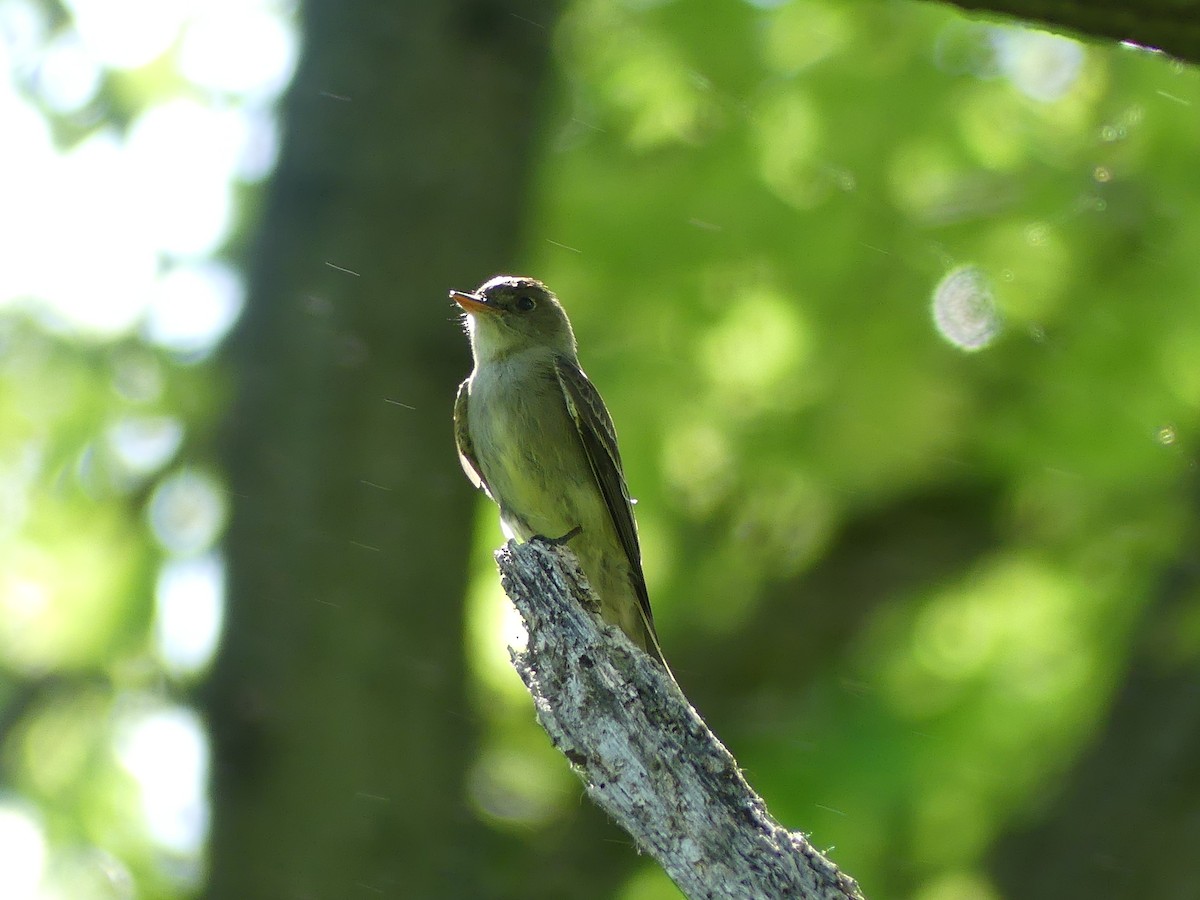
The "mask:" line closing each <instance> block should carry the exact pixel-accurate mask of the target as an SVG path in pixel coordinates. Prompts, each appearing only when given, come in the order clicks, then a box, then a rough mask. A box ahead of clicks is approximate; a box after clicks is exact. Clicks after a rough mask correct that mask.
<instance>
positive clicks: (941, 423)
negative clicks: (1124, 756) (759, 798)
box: [483, 0, 1200, 898]
mask: <svg viewBox="0 0 1200 900" xmlns="http://www.w3.org/2000/svg"><path fill="white" fill-rule="evenodd" d="M558 45H559V48H560V49H559V60H560V64H561V66H562V69H563V75H564V77H563V87H562V93H561V95H560V99H559V105H560V108H561V109H562V113H561V115H560V117H559V119H558V120H557V124H556V125H555V128H554V131H553V133H552V134H550V135H549V136H548V139H547V142H546V149H545V151H544V154H543V158H542V165H541V168H540V170H539V172H540V177H539V187H538V197H539V203H540V212H539V215H538V216H537V218H536V220H535V223H534V226H533V227H532V228H531V230H530V252H529V259H528V265H527V268H528V270H529V271H530V272H531V273H532V274H536V275H537V276H538V277H540V278H543V279H545V280H546V281H547V282H548V283H549V284H550V285H551V286H552V287H553V288H555V289H556V290H557V291H558V293H559V295H560V297H562V299H563V300H564V302H565V304H566V305H567V307H568V309H569V311H570V312H571V315H572V321H573V322H574V323H575V325H576V330H577V333H578V334H579V337H580V342H581V358H582V361H583V364H584V366H585V368H586V369H587V370H588V371H589V373H590V374H591V375H592V377H593V379H594V380H595V381H596V382H597V384H598V385H599V386H600V388H601V390H602V391H603V392H604V393H605V396H606V399H607V400H608V403H609V406H610V408H611V409H612V411H613V414H614V418H615V420H616V422H617V427H618V429H619V432H620V436H621V441H622V451H623V453H624V455H625V458H626V468H627V471H628V473H629V477H630V482H631V486H632V489H633V491H634V493H635V494H636V495H637V496H638V497H639V499H640V501H641V502H640V503H639V506H638V517H639V521H640V523H641V524H642V533H643V542H644V550H645V554H646V557H647V564H646V565H647V571H648V573H649V578H650V582H651V593H652V597H653V600H654V603H655V609H656V615H657V618H658V621H659V623H660V631H661V632H662V633H663V640H664V646H665V647H666V649H667V653H668V656H669V657H670V658H672V660H673V661H674V663H675V665H676V667H677V671H678V672H679V674H680V677H681V681H682V682H683V684H684V685H685V688H687V687H688V686H689V684H693V685H697V686H698V687H699V688H700V689H701V690H703V691H706V692H710V694H711V696H709V697H708V698H707V700H706V698H705V696H704V695H700V696H697V697H696V698H695V699H697V700H698V702H699V703H700V706H701V708H702V709H704V708H705V707H706V703H707V704H711V706H712V707H714V708H717V709H719V710H721V711H722V712H724V713H727V714H728V715H727V716H726V717H725V718H724V719H721V718H715V719H713V720H712V722H711V724H712V725H713V726H714V727H715V728H716V730H717V731H718V733H720V734H722V735H723V736H724V737H725V738H726V739H727V740H728V741H729V743H730V744H731V746H732V748H733V749H734V751H735V753H736V754H737V755H738V756H739V759H740V761H741V762H742V763H743V764H744V765H745V766H747V768H748V770H749V772H750V775H751V779H752V781H753V782H754V783H755V784H757V785H758V786H759V787H761V788H762V789H763V790H764V791H765V792H766V796H767V799H768V801H769V802H770V803H771V804H772V807H773V809H774V810H775V811H776V812H778V813H780V814H782V815H783V816H784V817H785V819H786V820H787V821H788V823H789V824H791V825H793V826H795V827H801V828H804V829H805V830H806V831H811V832H812V833H813V834H814V836H815V839H816V841H817V842H818V844H826V843H828V844H836V845H837V850H836V852H835V854H834V856H835V858H836V859H837V860H839V862H841V863H843V864H845V865H846V867H847V868H848V870H849V871H851V872H852V873H854V874H855V875H856V876H857V877H859V878H860V879H862V881H863V882H864V885H865V887H866V889H867V891H868V894H878V895H879V896H920V897H939V898H941V897H975V896H993V893H992V891H993V889H992V888H991V887H990V886H989V881H988V878H987V876H986V874H985V873H984V872H983V871H982V870H981V869H980V866H981V864H982V860H983V858H984V857H985V855H986V852H987V849H988V847H989V846H990V844H991V842H992V841H994V840H995V839H996V837H997V836H998V835H999V834H1000V833H1002V832H1003V831H1004V830H1005V828H1006V827H1008V826H1009V825H1010V824H1011V822H1012V821H1013V820H1014V819H1015V818H1018V817H1019V816H1020V815H1022V813H1023V811H1025V810H1027V809H1028V808H1029V806H1030V805H1031V804H1032V803H1033V802H1034V800H1035V798H1037V797H1039V796H1040V795H1041V794H1042V793H1043V792H1045V791H1047V790H1051V789H1052V786H1053V784H1054V779H1055V778H1056V777H1058V776H1059V775H1060V774H1061V773H1062V772H1063V771H1064V769H1066V768H1068V767H1069V766H1070V764H1071V761H1072V760H1073V758H1074V756H1075V754H1077V753H1078V752H1079V751H1080V748H1081V747H1082V746H1084V745H1085V744H1086V742H1087V741H1088V740H1089V738H1090V736H1091V735H1092V734H1093V732H1094V729H1095V728H1096V726H1097V723H1098V721H1100V720H1101V719H1102V717H1103V716H1104V714H1105V712H1106V709H1107V704H1108V703H1109V702H1110V701H1111V697H1112V695H1113V691H1114V690H1115V687H1116V686H1117V685H1118V684H1119V683H1120V680H1121V678H1122V675H1123V672H1124V670H1125V667H1126V665H1127V661H1128V659H1129V657H1130V655H1131V654H1133V653H1134V652H1135V649H1134V644H1133V641H1134V639H1135V636H1136V635H1137V634H1138V628H1139V623H1140V622H1142V621H1143V619H1144V618H1145V617H1147V616H1149V617H1153V616H1154V615H1156V613H1155V611H1154V610H1155V599H1156V598H1155V591H1156V585H1157V584H1158V583H1159V581H1158V580H1159V579H1160V577H1161V576H1162V573H1163V571H1164V570H1165V569H1167V568H1169V567H1170V566H1171V564H1172V562H1173V560H1175V559H1177V558H1178V556H1179V554H1180V553H1182V552H1184V550H1185V548H1186V546H1187V541H1188V540H1189V539H1190V538H1189V535H1193V534H1194V531H1193V530H1191V528H1190V526H1189V522H1190V521H1192V520H1194V517H1195V509H1194V506H1193V504H1194V498H1193V496H1192V491H1193V490H1194V485H1193V479H1194V475H1193V474H1192V473H1193V470H1194V452H1195V443H1196V441H1195V432H1196V427H1197V424H1198V412H1200V407H1198V405H1197V396H1198V391H1197V385H1198V384H1200V378H1198V376H1196V374H1195V372H1197V371H1200V369H1198V368H1197V362H1196V360H1197V359H1200V355H1197V350H1198V349H1200V348H1198V347H1197V339H1196V335H1197V334H1200V307H1198V306H1197V305H1196V304H1195V303H1194V302H1193V301H1194V297H1195V296H1196V292H1197V290H1198V289H1200V275H1198V274H1197V271H1196V269H1195V266H1194V264H1193V260H1192V257H1193V255H1194V254H1193V253H1192V251H1191V249H1190V248H1192V247H1194V246H1195V244H1196V238H1197V235H1196V227H1197V226H1196V224H1195V223H1196V222H1197V221H1200V208H1198V207H1200V188H1198V185H1200V182H1197V180H1196V177H1195V174H1194V171H1189V170H1188V169H1187V167H1186V165H1183V164H1182V162H1183V160H1184V159H1188V158H1191V159H1194V150H1195V147H1197V146H1200V141H1198V138H1200V135H1198V134H1197V128H1198V124H1197V119H1196V117H1195V116H1194V114H1193V113H1192V110H1193V109H1194V108H1195V106H1196V104H1198V103H1200V77H1198V76H1197V73H1196V72H1195V71H1194V70H1193V69H1191V68H1188V67H1184V66H1180V65H1177V64H1174V63H1172V62H1171V61H1170V60H1168V59H1165V58H1163V57H1161V56H1156V55H1153V54H1150V53H1147V52H1144V51H1140V50H1137V49H1133V48H1129V47H1117V46H1102V45H1090V46H1085V45H1082V44H1079V43H1077V42H1075V41H1071V40H1069V39H1066V38H1062V37H1058V36H1052V35H1049V34H1045V33H1041V32H1036V31H1030V30H1025V29H1021V28H1018V27H1014V26H1011V25H1003V26H1001V25H991V24H986V23H981V22H973V21H968V20H966V19H964V18H962V17H961V16H958V15H956V14H954V13H953V12H950V11H948V10H945V9H941V8H936V7H933V6H927V5H902V6H901V5H895V4H863V5H860V6H847V5H845V4H837V3H832V2H820V0H797V2H790V3H782V4H750V3H741V2H734V0H728V2H722V3H718V4H710V5H709V6H708V7H706V8H705V12H704V14H703V15H700V14H699V13H698V11H697V10H696V8H695V7H693V6H691V5H688V4H683V3H670V2H668V3H651V4H645V3H637V4H635V3H615V2H599V0H592V2H587V0H585V2H580V3H576V4H574V5H573V6H572V7H571V9H570V11H569V13H568V15H567V17H566V19H565V21H564V23H563V25H562V27H561V29H560V33H559V35H558ZM956 277H957V278H958V280H957V281H953V280H952V279H954V278H956ZM947 299H949V300H952V301H953V302H954V303H955V304H958V305H957V306H956V307H954V308H952V309H950V311H949V314H951V319H949V320H947V319H945V318H944V316H945V315H947V312H946V309H945V308H942V309H941V310H940V311H939V310H938V307H937V305H938V303H939V300H940V302H942V303H943V304H944V303H945V302H946V301H947ZM954 316H957V317H958V318H957V319H954V318H953V317H954ZM972 317H974V318H972ZM980 317H982V318H980ZM939 326H941V327H942V331H943V332H944V331H945V329H946V328H947V327H949V328H951V329H954V328H957V329H959V337H960V338H961V340H954V341H947V340H945V337H946V335H945V334H944V333H939ZM972 329H974V330H972ZM981 335H982V337H981ZM956 343H958V344H961V346H958V347H956V346H955V344H956ZM964 350H972V351H973V352H970V353H965V352H964ZM957 495H963V496H970V497H977V498H981V501H982V502H981V503H977V508H976V509H975V510H974V516H973V519H974V520H975V521H974V522H973V524H972V525H971V526H970V527H971V528H979V529H981V530H983V531H985V532H987V533H990V534H991V535H993V538H992V545H991V546H990V547H989V548H988V549H987V550H986V552H984V553H983V554H981V555H978V556H977V557H975V558H974V559H970V560H965V561H963V563H962V564H961V566H960V567H959V568H958V569H957V570H955V571H952V572H950V573H949V574H947V573H946V572H944V571H942V570H941V569H940V568H939V566H940V565H941V563H940V562H939V557H938V556H937V553H936V551H930V552H931V556H930V559H929V561H928V562H925V561H923V560H921V559H914V560H911V561H910V562H911V565H912V567H913V568H914V569H915V570H917V571H920V570H921V569H922V566H926V567H927V568H928V573H929V574H928V575H927V579H928V580H926V581H924V582H919V583H917V584H915V585H914V584H910V585H908V586H907V587H905V588H904V589H902V590H899V591H897V592H889V591H888V589H887V582H886V580H883V579H880V580H879V581H878V584H879V590H880V592H879V593H876V594H868V595H866V596H861V591H862V590H863V585H864V584H866V585H871V584H873V583H875V582H873V581H872V573H871V572H870V571H865V572H861V573H859V580H858V581H857V582H852V581H849V580H847V581H845V582H844V583H842V585H841V588H840V590H841V591H842V596H841V598H840V599H841V601H842V602H843V603H844V608H845V612H843V613H842V615H843V616H846V617H849V618H847V619H846V620H845V621H844V622H843V625H842V628H843V629H844V630H843V632H842V633H844V635H845V637H844V638H843V639H842V642H841V643H839V644H832V645H825V646H822V647H820V648H814V647H813V646H812V645H811V643H809V638H808V635H807V633H806V626H811V627H815V628H816V629H817V630H818V632H820V627H819V626H818V625H817V623H819V622H823V621H824V620H826V619H836V618H837V616H838V615H839V613H838V611H837V610H836V609H820V608H815V607H813V606H812V605H811V604H812V602H813V601H812V599H811V592H812V589H813V582H812V581H811V579H814V578H817V577H818V573H820V572H822V571H824V569H823V566H824V564H825V563H824V561H825V560H826V558H827V555H829V554H831V553H833V552H834V551H836V552H837V553H838V554H844V555H846V556H847V557H848V558H850V559H852V558H853V554H854V550H855V548H854V546H852V545H850V546H846V545H844V544H842V543H840V542H843V541H845V540H846V539H847V538H846V535H848V534H853V533H855V531H854V529H855V528H856V527H857V525H858V524H861V523H870V522H872V521H873V520H874V519H875V518H879V519H881V520H887V517H888V516H889V515H890V510H892V509H894V508H899V505H902V504H904V503H906V502H909V501H915V500H917V499H918V498H922V497H953V496H957ZM893 526H894V527H899V528H900V529H903V528H904V525H903V523H900V524H898V525H897V524H896V523H894V522H893ZM914 527H916V526H915V525H914ZM950 527H953V526H950ZM899 537H900V535H898V538H899ZM869 564H870V563H869V562H864V565H869ZM483 577H490V576H486V575H485V576H483ZM822 577H823V576H822ZM821 588H822V592H828V591H832V593H833V595H834V597H837V594H838V585H837V584H836V583H835V584H834V585H833V586H832V588H830V586H829V585H827V584H824V583H823V582H822V585H821ZM822 596H825V594H824V593H822ZM835 602H836V601H835ZM1192 602H1193V603H1194V599H1193V601H1192ZM760 622H770V623H772V624H771V625H761V626H760V625H759V624H756V623H760ZM758 627H769V628H773V629H774V640H773V643H772V646H773V647H778V646H781V645H782V646H787V644H788V638H787V637H785V636H784V635H790V636H791V642H792V644H793V646H794V647H795V648H796V649H795V653H796V654H797V656H796V658H795V659H792V660H788V659H778V660H774V661H773V662H767V661H763V660H760V661H759V663H758V667H757V670H758V671H759V673H760V674H759V675H758V676H757V678H758V679H764V680H756V678H755V677H754V676H752V675H748V674H746V673H747V672H749V671H752V670H743V669H742V668H737V669H730V670H729V674H727V675H725V676H724V679H723V676H722V674H721V673H723V672H726V665H727V664H728V663H730V662H732V660H734V659H739V660H740V659H741V658H742V657H743V656H744V655H749V656H753V650H749V651H747V650H745V649H742V647H741V643H740V642H742V641H746V640H752V639H753V635H754V634H755V633H756V632H755V631H754V629H755V628H758ZM1189 646H1192V647H1193V648H1194V646H1195V644H1194V642H1193V643H1191V644H1190V645H1189ZM814 653H816V654H817V657H816V658H814V657H813V654H814ZM1189 664H1190V665H1195V657H1194V655H1193V656H1192V657H1191V661H1190V663H1189ZM813 666H816V667H817V668H816V669H815V671H814V669H813ZM789 669H794V670H795V671H796V672H804V673H809V674H808V678H807V680H806V681H803V682H795V683H790V684H782V683H779V681H778V679H779V677H780V674H779V673H781V672H787V671H788V670H789ZM689 670H692V671H689ZM697 670H703V671H706V672H707V671H708V670H712V674H711V675H710V676H709V677H708V678H705V677H704V675H703V674H698V672H697ZM734 671H737V672H739V673H742V677H743V679H744V680H741V681H737V682H736V683H733V682H731V680H730V679H731V678H732V672H734ZM689 675H690V676H691V677H690V678H689ZM717 685H719V687H718V686H717ZM768 697H769V698H771V699H770V701H769V702H767V701H766V698H768ZM722 698H724V699H722ZM755 698H759V700H761V701H762V702H759V701H758V700H756V699H755ZM734 710H738V712H733V711H734ZM768 710H769V712H768ZM638 896H642V894H641V893H639V894H638Z"/></svg>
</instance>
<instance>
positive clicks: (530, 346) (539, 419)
mask: <svg viewBox="0 0 1200 900" xmlns="http://www.w3.org/2000/svg"><path fill="white" fill-rule="evenodd" d="M450 299H452V300H453V301H454V302H455V303H457V304H458V305H459V306H460V307H461V308H462V310H463V319H464V324H465V329H466V332H467V335H468V337H469V339H470V343H471V355H472V358H473V362H474V368H473V369H472V370H471V374H470V375H469V376H467V378H466V380H464V381H463V382H462V384H461V385H459V388H458V394H457V396H456V399H455V403H454V439H455V444H456V446H457V449H458V456H459V461H460V462H461V463H462V467H463V471H464V472H466V474H467V477H468V478H469V479H470V480H471V482H472V483H473V484H474V485H475V487H477V488H479V489H481V490H483V491H484V492H485V493H486V494H487V495H488V496H489V497H490V498H491V499H492V500H493V501H494V502H495V503H496V505H497V506H499V508H500V522H501V526H502V528H503V530H504V533H505V534H506V536H508V537H509V538H515V539H516V540H518V541H529V540H533V539H535V538H536V539H542V540H546V541H549V542H551V543H565V544H566V545H567V546H568V547H570V549H571V550H572V551H573V552H574V553H575V555H576V558H577V559H578V560H579V564H580V567H581V568H582V569H583V573H584V575H585V576H586V578H587V580H588V583H589V584H590V585H591V586H592V588H593V590H594V591H595V592H596V594H597V596H598V598H599V601H600V616H601V618H602V619H603V620H604V621H605V622H607V623H609V624H610V625H616V626H617V627H619V628H620V629H621V630H622V631H623V632H625V634H626V635H628V636H629V638H630V639H631V640H632V641H633V642H634V643H635V644H636V645H637V646H639V647H640V648H641V649H642V650H645V651H646V652H647V653H649V654H650V655H651V656H652V657H653V658H654V659H656V660H657V661H658V662H660V663H661V664H662V665H663V667H664V668H665V667H666V660H665V658H664V656H663V653H662V648H661V646H660V645H659V642H658V635H657V633H656V632H655V628H654V616H653V614H652V612H651V609H650V597H649V594H648V592H647V590H646V578H645V575H644V573H643V571H642V552H641V546H640V544H639V542H638V532H637V522H636V520H635V518H634V514H633V502H634V501H633V500H632V499H631V498H630V495H629V488H628V487H627V485H626V483H625V474H624V469H623V467H622V465H621V454H620V451H619V450H618V448H617V437H616V431H615V429H614V427H613V423H612V417H611V416H610V415H609V412H608V408H607V407H606V406H605V405H604V401H603V399H601V397H600V393H599V392H598V391H597V390H596V388H595V386H594V385H593V384H592V382H591V381H590V380H589V379H588V377H587V375H585V374H584V372H583V369H582V368H581V367H580V365H579V356H578V348H577V344H576V341H575V333H574V331H573V330H572V328H571V322H570V320H569V319H568V318H567V313H566V311H565V310H564V309H563V306H562V304H561V303H560V302H559V300H558V298H557V297H556V296H555V295H554V293H553V292H552V291H551V290H550V289H549V288H547V287H546V285H545V284H543V283H542V282H540V281H538V280H537V279H535V278H527V277H523V276H517V275H497V276H495V277H494V278H492V279H490V280H488V281H486V282H484V283H483V284H482V285H480V286H479V287H478V288H477V289H476V290H474V291H457V290H452V291H450ZM669 671H670V670H669V669H668V672H669Z"/></svg>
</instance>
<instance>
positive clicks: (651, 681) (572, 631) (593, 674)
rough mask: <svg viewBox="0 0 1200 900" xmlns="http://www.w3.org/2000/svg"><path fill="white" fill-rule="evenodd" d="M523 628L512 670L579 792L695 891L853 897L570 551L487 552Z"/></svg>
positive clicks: (704, 894) (821, 899)
mask: <svg viewBox="0 0 1200 900" xmlns="http://www.w3.org/2000/svg"><path fill="white" fill-rule="evenodd" d="M496 561H497V562H498V563H499V565H500V573H501V582H502V583H503V585H504V589H505V591H506V592H507V593H508V595H509V597H510V598H512V601H513V603H515V604H516V607H517V610H518V611H519V612H520V613H521V617H522V618H523V619H524V620H525V626H526V628H527V629H528V631H529V644H528V647H527V648H526V649H525V650H523V651H520V652H517V651H513V653H512V656H513V665H514V666H515V667H516V669H517V671H518V672H519V673H520V675H521V678H522V679H523V680H524V682H525V684H526V686H527V687H528V688H529V691H530V693H532V694H533V698H534V703H535V706H536V710H537V716H538V721H539V722H540V723H541V725H542V727H543V728H545V729H546V732H547V733H548V734H549V735H550V738H551V740H552V741H553V742H554V745H555V746H556V747H558V749H559V750H561V751H562V753H563V754H564V755H565V756H566V757H567V759H568V760H570V762H571V764H572V766H573V767H574V768H575V770H576V771H577V772H578V774H579V775H580V777H581V778H583V781H584V783H585V785H586V788H587V793H588V795H589V796H590V797H591V798H592V800H593V801H594V802H595V803H597V804H598V805H599V806H600V807H601V808H602V809H603V810H604V811H605V812H607V813H608V814H609V815H610V816H611V817H612V818H613V819H614V820H615V821H616V822H617V823H618V824H619V825H620V826H621V827H622V828H624V829H625V830H626V831H628V832H629V834H630V835H632V836H633V838H634V840H635V841H636V842H637V845H638V847H639V848H641V849H642V850H643V851H645V852H646V853H649V854H650V855H651V856H653V857H654V858H655V859H656V860H658V862H659V863H660V864H661V865H662V867H663V868H664V869H665V870H666V872H667V874H668V875H669V876H670V877H671V879H672V880H673V881H674V882H675V884H676V885H678V886H679V889H680V890H682V891H683V892H684V893H685V894H686V895H687V896H688V897H691V898H713V900H716V898H731V900H732V898H745V900H750V898H753V900H762V898H774V897H793V898H800V900H849V898H859V900H861V897H862V895H861V894H860V893H859V890H858V885H857V884H856V883H855V881H854V879H852V878H850V877H849V876H848V875H845V874H844V873H842V872H841V871H839V870H838V868H837V866H835V865H834V864H833V863H832V862H830V861H829V860H828V859H827V858H826V857H825V856H823V855H822V854H821V853H820V852H818V851H817V850H816V849H814V848H813V847H812V845H810V844H809V843H808V841H807V840H805V838H804V836H803V835H802V834H800V833H798V832H789V831H787V829H785V828H784V827H783V826H781V825H780V824H779V823H778V822H776V821H775V820H774V819H773V818H771V816H770V814H769V813H768V812H767V809H766V806H765V805H764V803H763V801H762V799H761V798H760V797H759V796H758V795H757V794H755V793H754V791H752V790H751V789H750V786H749V785H748V784H747V783H746V780H745V778H743V777H742V773H741V770H740V769H739V768H738V765H737V761H736V760H734V758H733V757H732V756H731V755H730V753H729V751H728V750H726V749H725V747H724V746H723V745H722V744H721V742H720V741H718V740H717V738H716V737H715V736H714V735H713V733H712V732H711V731H709V729H708V727H707V726H706V725H705V724H704V721H703V720H702V719H701V718H700V716H699V715H698V714H697V713H696V711H695V710H694V709H693V708H692V707H691V705H690V704H689V703H688V702H687V699H686V698H685V697H684V696H683V694H682V692H681V691H680V690H679V688H678V686H677V685H676V684H675V682H674V680H673V679H672V678H671V676H670V675H669V674H668V673H667V672H666V671H664V670H663V669H662V667H661V666H659V665H658V664H657V663H656V662H654V661H653V660H652V659H651V657H650V656H648V655H647V654H645V653H643V652H642V651H641V650H640V649H638V648H636V647H634V646H633V644H632V643H631V642H630V641H629V639H628V638H627V637H626V636H625V635H624V634H623V633H622V632H621V631H620V630H619V629H616V628H613V627H611V626H606V625H604V624H603V622H602V621H601V620H600V618H599V616H598V615H597V614H596V613H595V612H594V611H593V610H594V609H595V608H596V605H595V599H594V597H593V595H592V593H591V589H590V587H588V585H587V582H586V581H585V580H584V577H583V574H582V573H581V572H580V570H579V566H578V564H577V563H576V562H575V558H574V556H573V555H572V554H571V553H570V551H569V550H566V549H565V548H561V547H553V546H550V545H548V544H545V543H542V542H539V541H532V542H529V543H525V544H516V543H513V542H510V543H509V544H508V545H507V546H506V547H504V548H503V549H501V550H499V551H498V552H497V553H496Z"/></svg>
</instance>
